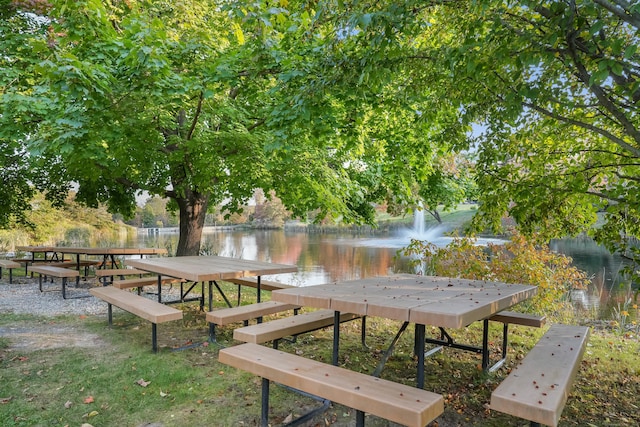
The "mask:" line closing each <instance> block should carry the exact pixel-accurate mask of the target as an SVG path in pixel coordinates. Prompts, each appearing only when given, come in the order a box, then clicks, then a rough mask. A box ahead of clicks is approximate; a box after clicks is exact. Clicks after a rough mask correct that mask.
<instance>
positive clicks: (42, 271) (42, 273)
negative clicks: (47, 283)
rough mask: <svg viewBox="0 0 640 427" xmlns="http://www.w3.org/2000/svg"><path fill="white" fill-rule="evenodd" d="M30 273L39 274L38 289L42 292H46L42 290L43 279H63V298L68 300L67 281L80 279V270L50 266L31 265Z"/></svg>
mask: <svg viewBox="0 0 640 427" xmlns="http://www.w3.org/2000/svg"><path fill="white" fill-rule="evenodd" d="M29 272H31V273H38V287H39V289H40V292H44V290H43V289H42V278H43V277H45V278H46V277H57V278H60V279H62V298H63V299H67V280H68V279H70V278H73V277H76V278H77V277H79V276H80V273H79V272H78V270H72V269H70V268H63V267H52V266H50V265H30V266H29Z"/></svg>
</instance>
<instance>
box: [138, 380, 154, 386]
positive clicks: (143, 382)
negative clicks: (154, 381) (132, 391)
mask: <svg viewBox="0 0 640 427" xmlns="http://www.w3.org/2000/svg"><path fill="white" fill-rule="evenodd" d="M136 384H138V385H139V386H140V387H146V386H148V385H149V384H151V381H145V380H144V379H143V378H140V379H139V380H138V381H136Z"/></svg>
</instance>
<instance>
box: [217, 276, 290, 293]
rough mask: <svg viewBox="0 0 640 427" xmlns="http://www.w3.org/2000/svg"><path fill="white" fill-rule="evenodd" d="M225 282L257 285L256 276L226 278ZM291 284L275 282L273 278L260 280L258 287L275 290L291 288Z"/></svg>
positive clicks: (254, 286) (250, 285)
mask: <svg viewBox="0 0 640 427" xmlns="http://www.w3.org/2000/svg"><path fill="white" fill-rule="evenodd" d="M226 281H227V282H230V283H235V284H236V285H242V286H249V287H251V288H257V287H258V278H257V277H242V278H236V279H227V280H226ZM293 287H294V286H292V285H286V284H284V283H280V282H275V281H273V280H260V289H262V290H263V291H275V290H278V289H287V288H293Z"/></svg>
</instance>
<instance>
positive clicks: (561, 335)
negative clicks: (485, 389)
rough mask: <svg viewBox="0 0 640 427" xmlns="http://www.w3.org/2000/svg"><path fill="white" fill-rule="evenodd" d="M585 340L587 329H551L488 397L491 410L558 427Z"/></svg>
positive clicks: (535, 423)
mask: <svg viewBox="0 0 640 427" xmlns="http://www.w3.org/2000/svg"><path fill="white" fill-rule="evenodd" d="M588 339H589V328H588V327H586V326H571V325H560V324H556V325H553V326H551V328H550V329H549V330H548V331H547V332H546V333H545V334H544V335H543V336H542V338H541V339H540V341H538V343H537V344H536V345H535V346H534V347H533V348H532V349H531V351H530V352H529V353H528V354H527V356H526V357H525V358H524V359H523V360H522V361H521V362H520V363H519V364H518V366H517V367H515V368H514V369H513V371H511V373H510V374H509V376H508V377H507V378H505V379H504V380H503V381H502V382H501V383H500V385H499V386H498V387H497V388H496V389H495V390H494V391H493V393H491V403H490V407H491V409H492V410H495V411H499V412H503V413H505V414H509V415H513V416H515V417H518V418H522V419H525V420H529V421H530V422H531V425H532V426H539V425H540V424H544V425H548V426H553V427H555V426H557V425H558V421H559V420H560V415H561V414H562V409H563V408H564V405H565V403H566V401H567V396H568V395H569V392H570V390H571V385H572V384H573V380H574V379H575V377H576V374H577V372H578V369H579V367H580V361H581V360H582V355H583V353H584V349H585V347H586V345H587V341H588Z"/></svg>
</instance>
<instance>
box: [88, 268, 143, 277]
mask: <svg viewBox="0 0 640 427" xmlns="http://www.w3.org/2000/svg"><path fill="white" fill-rule="evenodd" d="M141 274H149V272H147V271H142V270H136V269H135V268H104V269H101V270H96V276H98V277H105V276H129V275H131V276H133V275H141Z"/></svg>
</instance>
